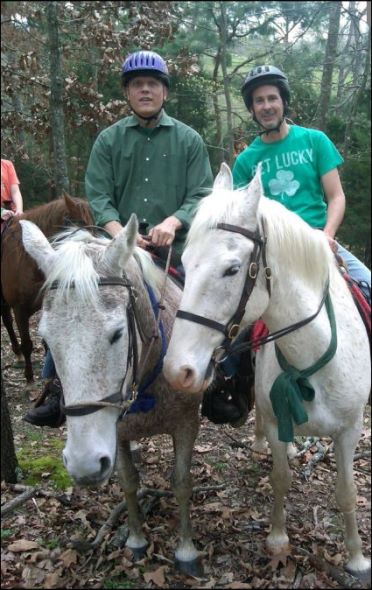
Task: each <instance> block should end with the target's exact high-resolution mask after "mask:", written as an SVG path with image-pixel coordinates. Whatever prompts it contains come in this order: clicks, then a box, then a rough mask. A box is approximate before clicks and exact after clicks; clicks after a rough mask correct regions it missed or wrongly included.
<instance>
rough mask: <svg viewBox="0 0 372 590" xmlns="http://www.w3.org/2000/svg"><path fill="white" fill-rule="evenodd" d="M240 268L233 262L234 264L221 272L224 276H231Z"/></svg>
mask: <svg viewBox="0 0 372 590" xmlns="http://www.w3.org/2000/svg"><path fill="white" fill-rule="evenodd" d="M239 270H240V266H239V265H238V264H235V265H234V266H230V268H228V269H227V270H225V272H224V273H223V276H224V277H232V276H233V275H236V274H237V273H238V272H239Z"/></svg>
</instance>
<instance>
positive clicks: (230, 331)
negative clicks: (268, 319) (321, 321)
mask: <svg viewBox="0 0 372 590" xmlns="http://www.w3.org/2000/svg"><path fill="white" fill-rule="evenodd" d="M216 229H223V230H225V231H230V232H234V233H238V234H240V235H242V236H244V237H246V238H248V239H249V240H252V241H253V242H254V247H253V251H252V254H251V257H250V261H249V266H248V272H247V276H246V279H245V283H244V287H243V291H242V295H241V297H240V301H239V304H238V307H237V310H236V312H235V313H234V315H233V316H232V318H231V319H230V320H229V321H228V322H227V324H226V325H224V324H221V323H219V322H216V321H215V320H211V319H209V318H205V317H203V316H200V315H197V314H195V313H191V312H188V311H183V310H178V311H177V314H176V317H179V318H182V319H184V320H189V321H190V322H194V323H196V324H201V325H203V326H207V327H208V328H212V329H214V330H217V331H219V332H222V333H223V334H224V336H225V339H224V341H223V342H222V344H221V345H220V346H218V347H217V348H216V350H215V351H214V355H213V360H214V362H215V363H217V364H220V363H222V362H224V361H225V360H226V359H227V358H229V357H230V356H232V355H233V354H236V353H241V352H244V351H246V350H249V349H250V348H255V347H258V346H261V345H263V344H266V343H267V342H272V341H273V340H276V339H277V338H281V337H282V336H285V335H286V334H289V333H290V332H294V331H295V330H298V329H299V328H301V327H302V326H305V325H306V324H308V323H309V322H311V321H312V320H313V319H315V318H316V316H317V315H318V314H319V312H320V310H321V309H322V307H323V305H324V302H325V299H326V297H327V294H328V287H329V282H328V281H327V285H326V287H325V290H324V294H323V297H322V300H321V302H320V305H319V307H318V309H317V310H316V312H315V313H313V314H312V315H311V316H308V317H307V318H305V319H303V320H300V321H299V322H296V323H295V324H291V325H290V326H287V327H285V328H281V329H280V330H277V331H276V332H272V333H271V334H269V335H268V336H264V337H262V338H256V339H255V340H252V341H250V342H242V343H240V344H236V345H234V343H233V342H232V341H233V339H234V338H235V337H236V336H237V335H238V332H239V329H240V322H241V321H242V319H243V316H244V313H245V308H246V305H247V303H248V300H249V298H250V296H251V294H252V291H253V289H254V286H255V284H256V280H257V276H258V272H259V269H260V258H262V262H263V268H264V272H265V278H266V288H267V291H268V294H269V297H271V279H272V272H271V268H270V267H269V266H268V265H267V260H266V244H267V237H266V235H265V232H264V227H263V231H262V235H261V234H260V233H259V231H258V229H257V230H256V231H255V232H251V231H249V230H248V229H245V228H243V227H239V226H237V225H230V224H228V223H218V224H217V226H216Z"/></svg>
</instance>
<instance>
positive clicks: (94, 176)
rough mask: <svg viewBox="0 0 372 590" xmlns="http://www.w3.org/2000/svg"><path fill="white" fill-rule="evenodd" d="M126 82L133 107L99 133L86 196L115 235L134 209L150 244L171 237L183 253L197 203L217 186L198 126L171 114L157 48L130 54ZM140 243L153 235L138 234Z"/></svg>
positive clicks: (97, 218)
mask: <svg viewBox="0 0 372 590" xmlns="http://www.w3.org/2000/svg"><path fill="white" fill-rule="evenodd" d="M123 85H124V91H125V94H126V98H127V100H128V102H129V104H130V106H131V108H132V110H133V112H134V114H133V115H132V116H130V117H126V118H125V119H122V120H120V121H118V122H117V123H115V124H114V125H111V127H109V128H107V129H105V130H104V131H102V132H101V133H100V135H99V136H98V138H97V140H96V142H95V144H94V146H93V149H92V153H91V156H90V159H89V163H88V168H87V172H86V178H85V187H86V195H87V198H88V201H89V204H90V207H91V209H92V213H93V216H94V218H95V222H96V223H97V225H100V226H102V227H104V228H105V229H106V230H107V231H108V232H109V233H110V234H111V235H112V236H115V235H116V234H117V233H118V232H119V231H120V229H121V228H122V226H123V225H125V224H126V223H127V221H128V219H129V217H130V215H131V213H135V214H136V215H137V217H138V220H139V222H140V223H142V224H144V225H146V224H148V227H149V232H148V236H149V237H150V238H151V244H152V245H154V246H169V245H171V244H172V245H173V249H174V252H175V254H176V255H177V257H178V260H179V258H180V256H181V253H182V249H183V245H184V240H185V237H186V233H187V230H188V228H189V226H190V222H191V218H192V215H193V212H194V209H195V206H196V204H197V203H198V201H199V200H200V199H201V198H202V197H204V196H205V195H207V194H208V193H209V192H210V191H211V189H212V185H213V177H212V171H211V167H210V163H209V159H208V153H207V150H206V147H205V145H204V143H203V141H202V139H201V137H200V135H199V134H198V133H197V132H196V131H194V130H193V129H191V127H188V126H187V125H184V124H183V123H181V122H180V121H177V120H176V119H173V118H172V117H169V116H168V115H167V114H166V113H165V111H164V109H163V105H164V102H165V100H166V99H167V96H168V89H169V76H168V69H167V66H166V64H165V62H164V60H163V59H162V58H161V57H160V56H159V55H158V54H156V53H154V52H152V51H139V52H137V53H134V54H132V55H130V56H129V57H128V58H127V59H126V60H125V62H124V64H123ZM138 244H139V245H140V246H143V247H146V246H147V245H148V244H149V242H148V241H145V240H143V239H142V238H141V237H140V236H139V237H138Z"/></svg>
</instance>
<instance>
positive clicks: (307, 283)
mask: <svg viewBox="0 0 372 590" xmlns="http://www.w3.org/2000/svg"><path fill="white" fill-rule="evenodd" d="M309 247H310V246H309ZM316 249H317V244H316V243H314V259H313V260H312V263H313V264H310V263H309V261H308V260H306V258H308V257H306V258H305V257H304V256H301V250H300V245H298V248H297V249H296V246H295V244H294V245H293V249H292V251H293V257H292V260H290V259H289V258H288V249H287V250H286V251H284V250H282V249H281V248H280V246H278V245H277V244H276V245H275V252H273V250H270V249H269V250H268V261H269V262H268V264H269V265H270V261H274V267H275V268H274V272H273V274H274V279H273V284H272V295H271V298H270V301H269V305H268V307H267V309H266V311H265V312H264V313H263V315H262V318H263V320H264V322H265V323H266V324H267V326H268V328H269V330H270V332H275V331H277V330H280V329H282V328H285V327H287V326H291V325H294V324H296V323H297V322H299V321H301V320H304V319H306V318H308V317H310V316H312V315H314V314H315V313H316V312H317V310H318V309H319V307H320V305H321V302H322V299H323V296H324V295H325V290H326V289H327V284H328V281H331V283H332V285H333V284H334V283H335V282H336V283H337V285H338V286H339V287H340V288H341V290H342V285H339V283H338V280H339V277H338V276H337V271H336V270H335V269H333V267H332V266H331V265H328V264H325V260H324V258H325V256H323V260H322V259H321V258H322V257H321V252H322V250H321V248H319V249H318V254H317V253H316ZM323 254H324V251H323ZM316 261H318V262H316ZM306 267H307V270H306ZM312 267H313V268H312ZM314 268H316V269H317V271H318V272H317V273H314ZM337 290H338V289H335V288H333V289H332V292H333V295H332V302H333V303H335V304H336V306H337ZM330 338H331V327H330V321H329V318H328V314H327V311H326V307H325V305H324V304H323V305H322V307H321V309H320V311H319V314H318V315H317V316H316V318H314V319H313V320H312V321H311V322H309V323H308V324H306V325H305V326H303V327H301V328H299V329H297V330H294V331H293V332H291V333H290V334H288V335H287V336H284V337H282V338H280V339H279V341H278V346H279V348H280V349H281V351H282V352H283V354H284V356H285V357H286V358H287V360H288V361H289V362H290V363H292V364H294V365H295V366H296V367H298V368H299V369H303V368H305V367H308V366H310V365H311V364H313V363H314V362H315V361H316V360H318V359H319V357H320V356H321V355H322V354H323V353H324V352H325V350H326V348H327V347H328V345H329V342H330Z"/></svg>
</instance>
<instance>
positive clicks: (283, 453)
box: [265, 424, 292, 555]
mask: <svg viewBox="0 0 372 590" xmlns="http://www.w3.org/2000/svg"><path fill="white" fill-rule="evenodd" d="M276 430H277V427H276V425H271V424H270V425H266V428H265V431H266V436H267V439H268V441H269V445H270V447H271V452H272V456H273V470H272V472H271V475H270V482H271V485H272V487H273V491H274V504H273V509H272V513H271V532H270V534H269V536H268V537H267V539H266V546H267V548H268V550H269V552H270V553H271V554H273V555H278V554H279V553H282V552H285V551H288V548H289V539H288V535H287V531H286V526H285V521H286V513H285V509H284V500H285V496H286V494H287V492H288V490H289V487H290V485H291V482H292V473H291V470H290V468H289V465H288V458H287V445H286V444H285V443H283V442H280V441H278V435H277V431H276Z"/></svg>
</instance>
